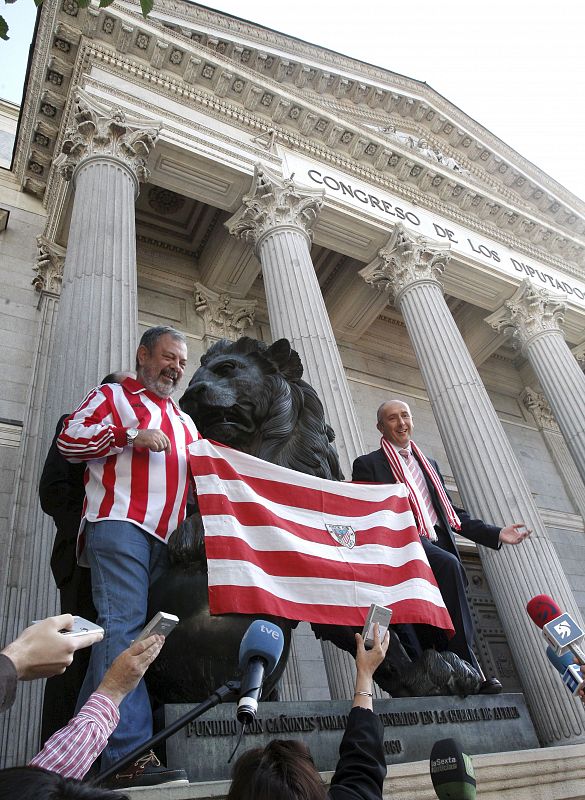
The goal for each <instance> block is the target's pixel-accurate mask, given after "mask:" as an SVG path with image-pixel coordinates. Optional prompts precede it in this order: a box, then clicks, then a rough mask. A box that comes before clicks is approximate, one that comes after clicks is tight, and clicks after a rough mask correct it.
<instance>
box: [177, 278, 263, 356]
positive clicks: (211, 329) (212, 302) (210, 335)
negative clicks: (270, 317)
mask: <svg viewBox="0 0 585 800" xmlns="http://www.w3.org/2000/svg"><path fill="white" fill-rule="evenodd" d="M193 298H194V303H195V311H196V312H197V313H198V314H199V315H200V316H201V317H202V318H203V322H204V324H205V335H204V337H203V349H204V350H208V349H209V348H210V347H211V345H212V344H213V343H214V342H217V341H218V340H219V339H230V340H231V341H232V342H235V341H236V340H237V339H239V338H240V336H246V335H248V334H249V328H251V327H252V326H253V325H254V321H255V319H256V301H255V300H241V299H238V298H237V297H232V295H230V294H228V293H227V292H223V293H222V294H219V293H218V292H214V291H212V290H211V289H208V288H207V287H206V286H204V285H203V284H202V283H196V284H195V289H194V291H193Z"/></svg>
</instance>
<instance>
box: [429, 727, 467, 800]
mask: <svg viewBox="0 0 585 800" xmlns="http://www.w3.org/2000/svg"><path fill="white" fill-rule="evenodd" d="M430 770H431V780H432V782H433V787H434V789H435V794H436V795H437V797H438V798H439V800H475V786H476V782H475V773H474V771H473V764H472V762H471V759H470V757H469V756H468V755H466V754H465V753H464V752H462V750H461V747H460V746H459V745H458V743H457V742H456V741H455V739H441V740H440V741H438V742H435V744H434V745H433V749H432V750H431V759H430Z"/></svg>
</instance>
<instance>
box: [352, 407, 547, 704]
mask: <svg viewBox="0 0 585 800" xmlns="http://www.w3.org/2000/svg"><path fill="white" fill-rule="evenodd" d="M376 427H377V428H378V430H379V431H380V433H381V434H382V439H381V441H380V449H379V450H374V452H372V453H368V454H367V455H365V456H360V457H359V458H356V460H355V461H354V463H353V472H352V479H353V480H354V481H367V482H370V483H405V484H406V485H407V486H408V489H409V495H410V500H411V503H412V507H413V510H414V514H415V518H416V523H417V527H418V531H419V534H420V540H421V544H422V546H423V548H424V550H425V553H426V555H427V558H428V560H429V564H430V567H431V569H432V571H433V574H434V576H435V579H436V581H437V584H438V586H439V589H440V591H441V594H442V595H443V600H444V601H445V605H446V607H447V610H448V611H449V614H450V615H451V621H452V622H453V627H454V628H455V635H454V636H453V638H452V639H451V640H450V641H449V642H448V643H447V642H443V641H440V640H439V637H441V636H442V634H441V633H440V632H438V631H437V630H436V629H431V630H429V629H428V628H427V626H417V632H418V634H419V638H420V640H421V644H422V645H423V647H427V646H435V647H436V649H438V650H451V652H453V653H455V654H456V655H458V656H459V658H462V659H463V660H464V661H467V662H468V663H469V664H471V665H472V666H473V667H474V668H475V669H476V670H477V671H478V672H479V673H480V674H481V670H480V667H479V664H478V662H477V659H476V657H475V654H474V652H473V649H472V646H473V638H474V630H473V620H472V617H471V611H470V609H469V603H468V601H467V596H466V594H465V587H466V586H467V577H466V575H465V570H464V568H463V565H462V563H461V559H460V558H459V553H458V552H457V546H456V544H455V537H454V535H453V531H458V532H460V533H461V535H462V536H465V537H466V538H467V539H471V540H472V541H474V542H477V544H481V545H484V547H491V548H493V549H494V550H499V549H500V547H501V546H502V544H510V545H517V544H520V543H521V542H523V541H524V540H525V539H526V538H527V537H528V536H530V533H531V532H530V531H529V530H528V529H527V528H526V526H525V525H524V523H515V524H512V525H508V526H507V527H505V528H500V527H498V526H496V525H489V524H488V523H486V522H484V521H483V520H481V519H473V518H472V517H471V516H470V515H469V514H468V513H467V511H465V509H463V508H457V507H455V506H453V505H452V503H451V500H450V499H449V497H448V495H447V492H446V490H445V483H444V481H443V476H442V475H441V473H440V471H439V466H438V464H437V462H436V461H434V459H427V458H426V457H425V456H424V454H423V453H422V451H421V450H420V448H419V447H417V445H416V444H415V443H414V442H413V441H412V431H413V428H414V423H413V419H412V414H411V413H410V408H409V406H408V404H407V403H404V402H403V401H402V400H388V401H386V402H384V403H382V405H381V406H380V407H379V409H378V415H377V425H376ZM501 689H502V686H501V684H500V682H499V681H498V680H497V679H496V678H489V679H487V680H485V681H484V682H483V684H482V685H481V686H480V689H479V691H480V693H482V694H483V693H487V694H495V693H497V692H499V691H501Z"/></svg>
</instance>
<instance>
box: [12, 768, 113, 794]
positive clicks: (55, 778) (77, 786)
mask: <svg viewBox="0 0 585 800" xmlns="http://www.w3.org/2000/svg"><path fill="white" fill-rule="evenodd" d="M15 798H18V800H128V795H125V794H120V793H119V792H111V791H109V790H107V789H98V788H96V787H95V786H91V784H87V783H81V782H80V781H75V780H73V779H71V778H63V777H61V775H58V774H57V773H56V772H49V770H47V769H40V768H39V767H12V768H11V769H3V770H0V800H14V799H15Z"/></svg>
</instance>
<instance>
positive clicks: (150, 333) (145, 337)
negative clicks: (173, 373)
mask: <svg viewBox="0 0 585 800" xmlns="http://www.w3.org/2000/svg"><path fill="white" fill-rule="evenodd" d="M165 335H168V336H170V337H171V338H173V339H176V340H177V341H178V342H183V344H187V339H186V337H185V334H184V333H181V331H178V330H177V329H176V328H171V326H170V325H157V326H156V327H154V328H148V330H145V331H144V333H143V334H142V336H141V337H140V343H139V345H138V347H146V349H147V350H148V352H149V353H152V351H153V349H154V346H155V344H156V343H157V342H158V340H159V339H160V337H161V336H165ZM136 369H137V370H138V369H140V364H139V363H138V356H137V357H136Z"/></svg>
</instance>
